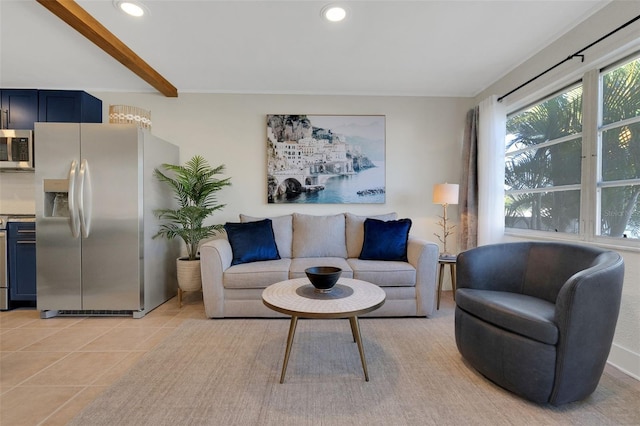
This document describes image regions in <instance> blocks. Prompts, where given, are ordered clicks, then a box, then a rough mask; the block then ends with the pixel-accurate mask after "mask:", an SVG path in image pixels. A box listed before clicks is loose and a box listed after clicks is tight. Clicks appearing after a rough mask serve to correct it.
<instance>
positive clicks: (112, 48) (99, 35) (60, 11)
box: [37, 0, 178, 98]
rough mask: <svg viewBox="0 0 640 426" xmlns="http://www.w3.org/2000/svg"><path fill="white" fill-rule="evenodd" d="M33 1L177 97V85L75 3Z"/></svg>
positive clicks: (123, 63) (149, 81)
mask: <svg viewBox="0 0 640 426" xmlns="http://www.w3.org/2000/svg"><path fill="white" fill-rule="evenodd" d="M37 2H38V3H40V4H41V5H43V6H44V7H46V8H47V9H49V11H50V12H52V13H53V14H54V15H56V16H57V17H58V18H60V19H62V20H63V21H64V22H66V23H67V24H69V25H71V27H73V28H74V29H75V30H76V31H78V32H79V33H80V34H82V35H83V36H85V37H86V38H88V39H89V40H91V41H92V42H93V43H95V44H96V45H97V46H98V47H100V48H101V49H102V50H104V51H105V52H107V53H108V54H109V55H111V56H113V57H114V58H115V59H116V60H117V61H118V62H120V63H121V64H122V65H124V66H125V67H127V68H129V69H130V70H131V71H133V72H134V73H135V74H137V75H138V76H139V77H140V78H142V79H143V80H144V81H146V82H147V83H149V84H150V85H151V86H153V87H154V88H156V89H157V90H158V91H159V92H160V93H162V94H163V95H165V96H167V97H170V98H175V97H178V89H176V88H175V87H174V86H173V85H172V84H171V83H169V82H168V81H167V80H166V79H165V78H164V77H163V76H161V75H160V74H159V73H158V72H157V71H156V70H154V69H153V68H152V67H151V66H150V65H149V64H147V63H146V62H145V61H144V60H143V59H142V58H140V57H139V56H138V55H137V54H136V53H135V52H134V51H133V50H131V49H129V47H127V45H125V44H124V43H123V42H122V41H120V39H118V37H116V36H115V35H113V33H111V32H110V31H109V30H108V29H106V28H105V27H104V25H102V24H101V23H100V22H98V21H97V20H96V19H95V18H94V17H93V16H91V15H90V14H89V13H88V12H87V11H86V10H84V9H83V8H82V7H80V5H79V4H78V3H76V2H75V1H73V0H37Z"/></svg>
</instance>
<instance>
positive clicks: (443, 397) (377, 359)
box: [71, 310, 640, 426]
mask: <svg viewBox="0 0 640 426" xmlns="http://www.w3.org/2000/svg"><path fill="white" fill-rule="evenodd" d="M437 315H438V316H436V317H435V318H430V319H424V318H422V319H420V318H412V319H408V318H407V319H404V318H402V319H361V320H360V326H361V331H362V336H363V342H364V347H365V352H366V357H367V361H368V367H369V375H370V381H369V382H365V381H364V376H363V372H362V367H361V364H360V357H359V355H358V350H357V346H356V344H355V343H353V340H352V337H351V331H350V328H349V322H348V321H347V320H300V321H299V323H298V330H297V333H296V336H295V341H294V345H293V350H292V354H291V359H290V361H289V368H288V370H287V376H286V380H285V383H284V384H280V383H279V379H280V369H281V366H282V360H283V356H284V350H285V342H286V337H287V332H288V327H289V321H287V320H282V319H272V320H269V319H265V320H261V319H236V320H233V319H230V320H190V321H188V322H186V323H184V324H183V325H182V326H181V327H180V328H178V329H177V330H176V332H175V333H174V334H172V335H171V336H169V337H168V338H167V339H166V340H165V341H164V342H163V343H161V344H160V345H159V346H158V347H157V348H155V349H154V350H152V351H151V352H149V353H147V354H146V355H145V357H144V358H143V359H141V361H140V362H139V363H138V364H136V365H135V366H134V367H132V369H131V370H130V371H129V372H128V374H126V375H125V376H124V377H123V378H122V379H120V380H119V381H118V382H116V383H115V384H114V385H113V386H112V387H110V388H109V389H107V390H106V391H105V392H104V393H103V394H102V395H100V396H99V397H98V398H97V399H96V400H95V401H94V402H93V403H92V404H90V405H89V406H87V407H86V408H85V409H84V410H83V411H82V412H81V413H79V414H78V416H77V417H76V418H75V419H74V420H73V421H72V423H71V424H73V425H225V426H227V425H296V426H300V425H326V426H329V425H349V426H353V425H385V426H400V425H564V424H567V425H569V424H575V425H637V424H640V382H638V381H636V380H634V379H631V378H629V377H627V376H624V375H622V374H621V373H619V372H617V371H616V370H615V369H613V368H611V367H608V368H607V370H606V372H605V374H604V375H603V377H602V379H601V381H600V385H599V387H598V389H597V390H596V392H595V393H594V394H593V395H592V396H591V397H589V398H588V399H587V400H585V401H582V402H579V403H573V404H569V405H566V406H563V407H561V408H555V407H551V406H542V407H541V406H537V405H534V404H531V403H529V402H527V401H524V400H522V399H520V398H518V397H515V396H513V395H511V394H510V393H508V392H506V391H504V390H502V389H501V388H499V387H497V386H495V385H493V384H492V383H490V382H488V381H487V380H485V379H484V378H483V377H482V376H480V375H479V374H477V373H476V372H475V371H474V370H473V369H472V368H470V367H469V366H468V365H466V364H465V363H464V361H463V360H462V359H461V357H460V355H459V354H458V351H457V349H456V345H455V341H454V337H453V314H452V311H451V310H448V312H443V311H442V310H441V311H439V313H438V314H437Z"/></svg>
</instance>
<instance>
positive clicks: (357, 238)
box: [280, 212, 398, 257]
mask: <svg viewBox="0 0 640 426" xmlns="http://www.w3.org/2000/svg"><path fill="white" fill-rule="evenodd" d="M368 218H371V219H378V220H396V219H397V218H398V215H397V214H396V213H395V212H394V213H387V214H380V215H376V216H358V215H355V214H352V213H345V219H346V222H345V227H346V238H347V255H348V257H359V256H360V252H361V251H362V243H363V242H364V221H365V220H367V219H368ZM280 256H282V254H280Z"/></svg>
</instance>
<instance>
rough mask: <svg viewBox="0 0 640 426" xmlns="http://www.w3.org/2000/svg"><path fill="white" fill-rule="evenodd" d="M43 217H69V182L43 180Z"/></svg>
mask: <svg viewBox="0 0 640 426" xmlns="http://www.w3.org/2000/svg"><path fill="white" fill-rule="evenodd" d="M43 183H44V212H43V213H44V217H69V180H68V179H44V182H43Z"/></svg>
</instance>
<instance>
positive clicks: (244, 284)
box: [222, 259, 291, 288]
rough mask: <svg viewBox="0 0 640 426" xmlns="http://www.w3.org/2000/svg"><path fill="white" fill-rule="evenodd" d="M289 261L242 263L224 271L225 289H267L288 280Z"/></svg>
mask: <svg viewBox="0 0 640 426" xmlns="http://www.w3.org/2000/svg"><path fill="white" fill-rule="evenodd" d="M290 266H291V259H280V260H267V261H264V262H251V263H242V264H239V265H235V266H232V267H230V268H228V269H227V270H226V271H224V275H223V278H222V280H223V285H224V287H225V288H267V287H268V286H270V285H271V284H274V283H277V282H280V281H285V280H288V279H289V268H290Z"/></svg>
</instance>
